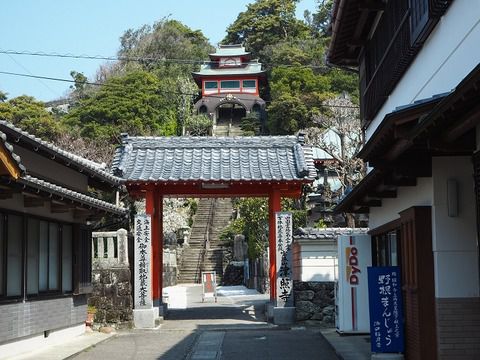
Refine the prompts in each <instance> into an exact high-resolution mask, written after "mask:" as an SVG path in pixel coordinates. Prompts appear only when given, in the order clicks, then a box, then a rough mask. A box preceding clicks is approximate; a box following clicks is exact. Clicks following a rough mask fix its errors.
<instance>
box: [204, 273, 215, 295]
mask: <svg viewBox="0 0 480 360" xmlns="http://www.w3.org/2000/svg"><path fill="white" fill-rule="evenodd" d="M202 289H203V294H202V302H204V301H205V299H206V298H207V297H213V298H215V302H217V274H216V272H215V271H203V272H202Z"/></svg>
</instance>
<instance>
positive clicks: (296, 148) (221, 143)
mask: <svg viewBox="0 0 480 360" xmlns="http://www.w3.org/2000/svg"><path fill="white" fill-rule="evenodd" d="M112 170H113V172H114V174H115V175H117V176H120V177H122V178H123V179H125V180H126V181H259V182H264V181H305V180H306V181H312V180H313V179H314V177H315V167H314V164H313V158H312V150H311V148H310V147H303V146H302V145H300V143H299V142H298V140H297V138H296V137H294V136H257V137H129V136H128V135H124V137H123V142H122V145H121V146H119V147H118V148H117V152H116V154H115V158H114V161H113V165H112Z"/></svg>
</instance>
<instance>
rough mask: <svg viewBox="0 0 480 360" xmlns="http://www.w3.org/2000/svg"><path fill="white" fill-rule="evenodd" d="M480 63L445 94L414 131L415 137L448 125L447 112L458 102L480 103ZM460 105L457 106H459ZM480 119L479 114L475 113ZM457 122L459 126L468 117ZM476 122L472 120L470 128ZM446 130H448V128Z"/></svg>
mask: <svg viewBox="0 0 480 360" xmlns="http://www.w3.org/2000/svg"><path fill="white" fill-rule="evenodd" d="M479 88H480V63H479V64H478V65H477V66H476V67H475V68H474V69H473V70H472V71H470V73H469V74H468V75H467V76H466V77H465V78H464V79H463V80H462V81H461V82H460V83H459V84H458V85H457V86H456V87H455V89H454V91H452V92H450V93H449V95H448V96H445V97H444V98H443V99H442V101H441V102H439V103H438V105H437V106H435V108H434V109H433V110H432V111H431V112H430V113H429V114H428V115H427V116H426V117H425V118H423V119H422V121H421V122H420V123H419V124H418V126H417V127H416V128H415V129H414V131H412V134H411V136H412V137H414V138H417V137H420V136H425V134H427V133H428V131H429V130H431V129H433V128H442V129H443V127H444V126H446V125H447V126H448V125H451V124H448V122H449V120H451V119H450V117H448V116H445V113H446V112H448V111H449V110H450V109H451V108H454V107H455V106H456V104H457V103H462V102H463V103H468V102H469V101H470V102H472V100H473V103H474V104H475V105H478V104H479V100H480V92H479ZM458 107H459V106H457V108H458ZM472 110H474V112H475V113H478V112H480V109H478V106H477V107H473V108H472ZM475 117H476V118H477V119H478V118H479V116H478V115H475ZM453 120H455V121H456V122H457V124H456V125H457V126H459V125H460V124H461V122H462V121H465V120H468V119H465V118H464V119H460V120H459V119H458V118H455V119H453ZM474 125H475V124H474V123H473V122H472V123H471V124H470V128H471V127H472V126H474ZM445 130H447V131H448V128H446V129H445Z"/></svg>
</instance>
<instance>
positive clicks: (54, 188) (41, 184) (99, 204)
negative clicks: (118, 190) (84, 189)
mask: <svg viewBox="0 0 480 360" xmlns="http://www.w3.org/2000/svg"><path fill="white" fill-rule="evenodd" d="M17 182H18V183H19V184H22V185H25V186H27V187H30V188H33V189H36V190H39V191H43V192H46V193H49V194H52V195H55V196H59V197H61V198H65V199H68V200H71V201H73V202H77V203H79V204H82V205H84V206H85V205H86V206H90V207H93V208H96V209H100V210H103V211H108V212H111V213H113V214H116V215H126V214H127V213H128V209H126V208H122V207H119V206H116V205H114V204H111V203H109V202H106V201H103V200H98V199H95V198H94V197H92V196H88V195H85V194H82V193H80V192H77V191H73V190H70V189H67V188H65V187H63V186H59V185H55V184H52V183H50V182H48V181H45V180H41V179H38V178H36V177H33V176H30V175H24V176H22V177H21V178H20V179H18V180H17Z"/></svg>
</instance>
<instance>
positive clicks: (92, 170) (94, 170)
mask: <svg viewBox="0 0 480 360" xmlns="http://www.w3.org/2000/svg"><path fill="white" fill-rule="evenodd" d="M0 130H1V131H2V132H4V133H5V134H6V136H7V138H12V139H13V140H14V141H15V142H24V143H28V144H30V145H31V146H32V148H33V150H34V151H39V150H42V151H44V152H45V153H47V154H49V155H50V158H51V159H52V160H55V161H57V162H61V163H62V164H64V165H66V166H72V165H73V166H75V167H77V169H79V170H81V171H84V172H85V173H87V174H88V175H90V176H92V177H95V178H97V179H98V180H99V181H100V182H104V183H108V184H110V185H111V186H118V185H119V184H120V183H121V181H122V179H120V178H118V177H116V176H114V175H112V174H110V173H108V172H107V171H106V170H104V169H102V168H101V165H100V164H98V163H95V162H93V161H91V160H87V159H85V158H82V157H81V156H78V155H75V154H72V153H70V152H68V151H65V150H63V149H61V148H59V147H57V146H56V145H53V144H52V143H49V142H47V141H44V140H42V139H40V138H38V137H36V136H34V135H32V134H29V133H28V132H26V131H23V130H21V129H20V128H18V127H16V126H14V125H13V124H12V123H10V122H8V121H5V120H0Z"/></svg>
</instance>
